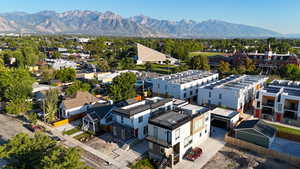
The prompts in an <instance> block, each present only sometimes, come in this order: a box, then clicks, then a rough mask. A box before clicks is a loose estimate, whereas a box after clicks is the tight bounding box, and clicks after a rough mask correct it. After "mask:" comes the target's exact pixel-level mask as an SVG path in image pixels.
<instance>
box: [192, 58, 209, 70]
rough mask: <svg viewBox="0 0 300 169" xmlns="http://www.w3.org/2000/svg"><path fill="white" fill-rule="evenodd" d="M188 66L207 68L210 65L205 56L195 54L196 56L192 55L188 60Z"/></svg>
mask: <svg viewBox="0 0 300 169" xmlns="http://www.w3.org/2000/svg"><path fill="white" fill-rule="evenodd" d="M190 67H191V68H192V69H203V70H209V69H210V66H209V64H208V58H207V56H203V55H196V56H194V57H192V59H191V60H190Z"/></svg>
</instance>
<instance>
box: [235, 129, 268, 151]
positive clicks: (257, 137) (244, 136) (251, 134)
mask: <svg viewBox="0 0 300 169" xmlns="http://www.w3.org/2000/svg"><path fill="white" fill-rule="evenodd" d="M236 138H238V139H241V140H244V141H247V142H250V143H253V144H256V145H259V146H263V147H266V148H268V147H269V139H268V137H266V136H264V135H263V134H261V133H259V132H257V131H255V130H253V129H243V130H237V132H236Z"/></svg>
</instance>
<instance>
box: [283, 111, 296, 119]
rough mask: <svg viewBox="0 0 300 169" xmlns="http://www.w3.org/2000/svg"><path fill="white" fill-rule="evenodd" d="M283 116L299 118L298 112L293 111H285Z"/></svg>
mask: <svg viewBox="0 0 300 169" xmlns="http://www.w3.org/2000/svg"><path fill="white" fill-rule="evenodd" d="M283 118H287V119H291V120H297V118H298V117H297V113H295V112H291V111H284V113H283Z"/></svg>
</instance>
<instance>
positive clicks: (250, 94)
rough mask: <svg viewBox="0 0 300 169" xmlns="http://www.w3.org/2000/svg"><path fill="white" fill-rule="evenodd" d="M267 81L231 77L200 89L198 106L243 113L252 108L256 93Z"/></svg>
mask: <svg viewBox="0 0 300 169" xmlns="http://www.w3.org/2000/svg"><path fill="white" fill-rule="evenodd" d="M266 80H267V78H266V77H265V76H254V75H231V76H229V77H227V78H224V79H222V80H219V81H217V82H213V83H210V84H208V85H205V86H203V87H200V88H199V92H198V104H199V105H203V104H207V105H214V106H219V107H226V108H230V109H233V110H235V111H237V112H243V111H244V110H245V107H251V108H252V102H253V100H254V98H255V93H256V91H258V90H259V89H260V88H261V87H262V86H263V84H264V82H265V81H266Z"/></svg>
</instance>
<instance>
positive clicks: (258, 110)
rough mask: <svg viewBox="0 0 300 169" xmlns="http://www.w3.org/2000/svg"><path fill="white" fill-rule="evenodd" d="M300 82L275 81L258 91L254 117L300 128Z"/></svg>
mask: <svg viewBox="0 0 300 169" xmlns="http://www.w3.org/2000/svg"><path fill="white" fill-rule="evenodd" d="M299 103H300V82H295V81H287V80H274V81H273V82H271V83H270V84H269V85H268V86H267V87H265V88H263V89H262V90H260V91H258V92H257V94H256V98H255V104H254V107H255V110H254V115H255V116H256V117H259V118H264V119H268V120H272V121H278V122H282V123H287V124H290V125H295V126H300V104H299Z"/></svg>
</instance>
